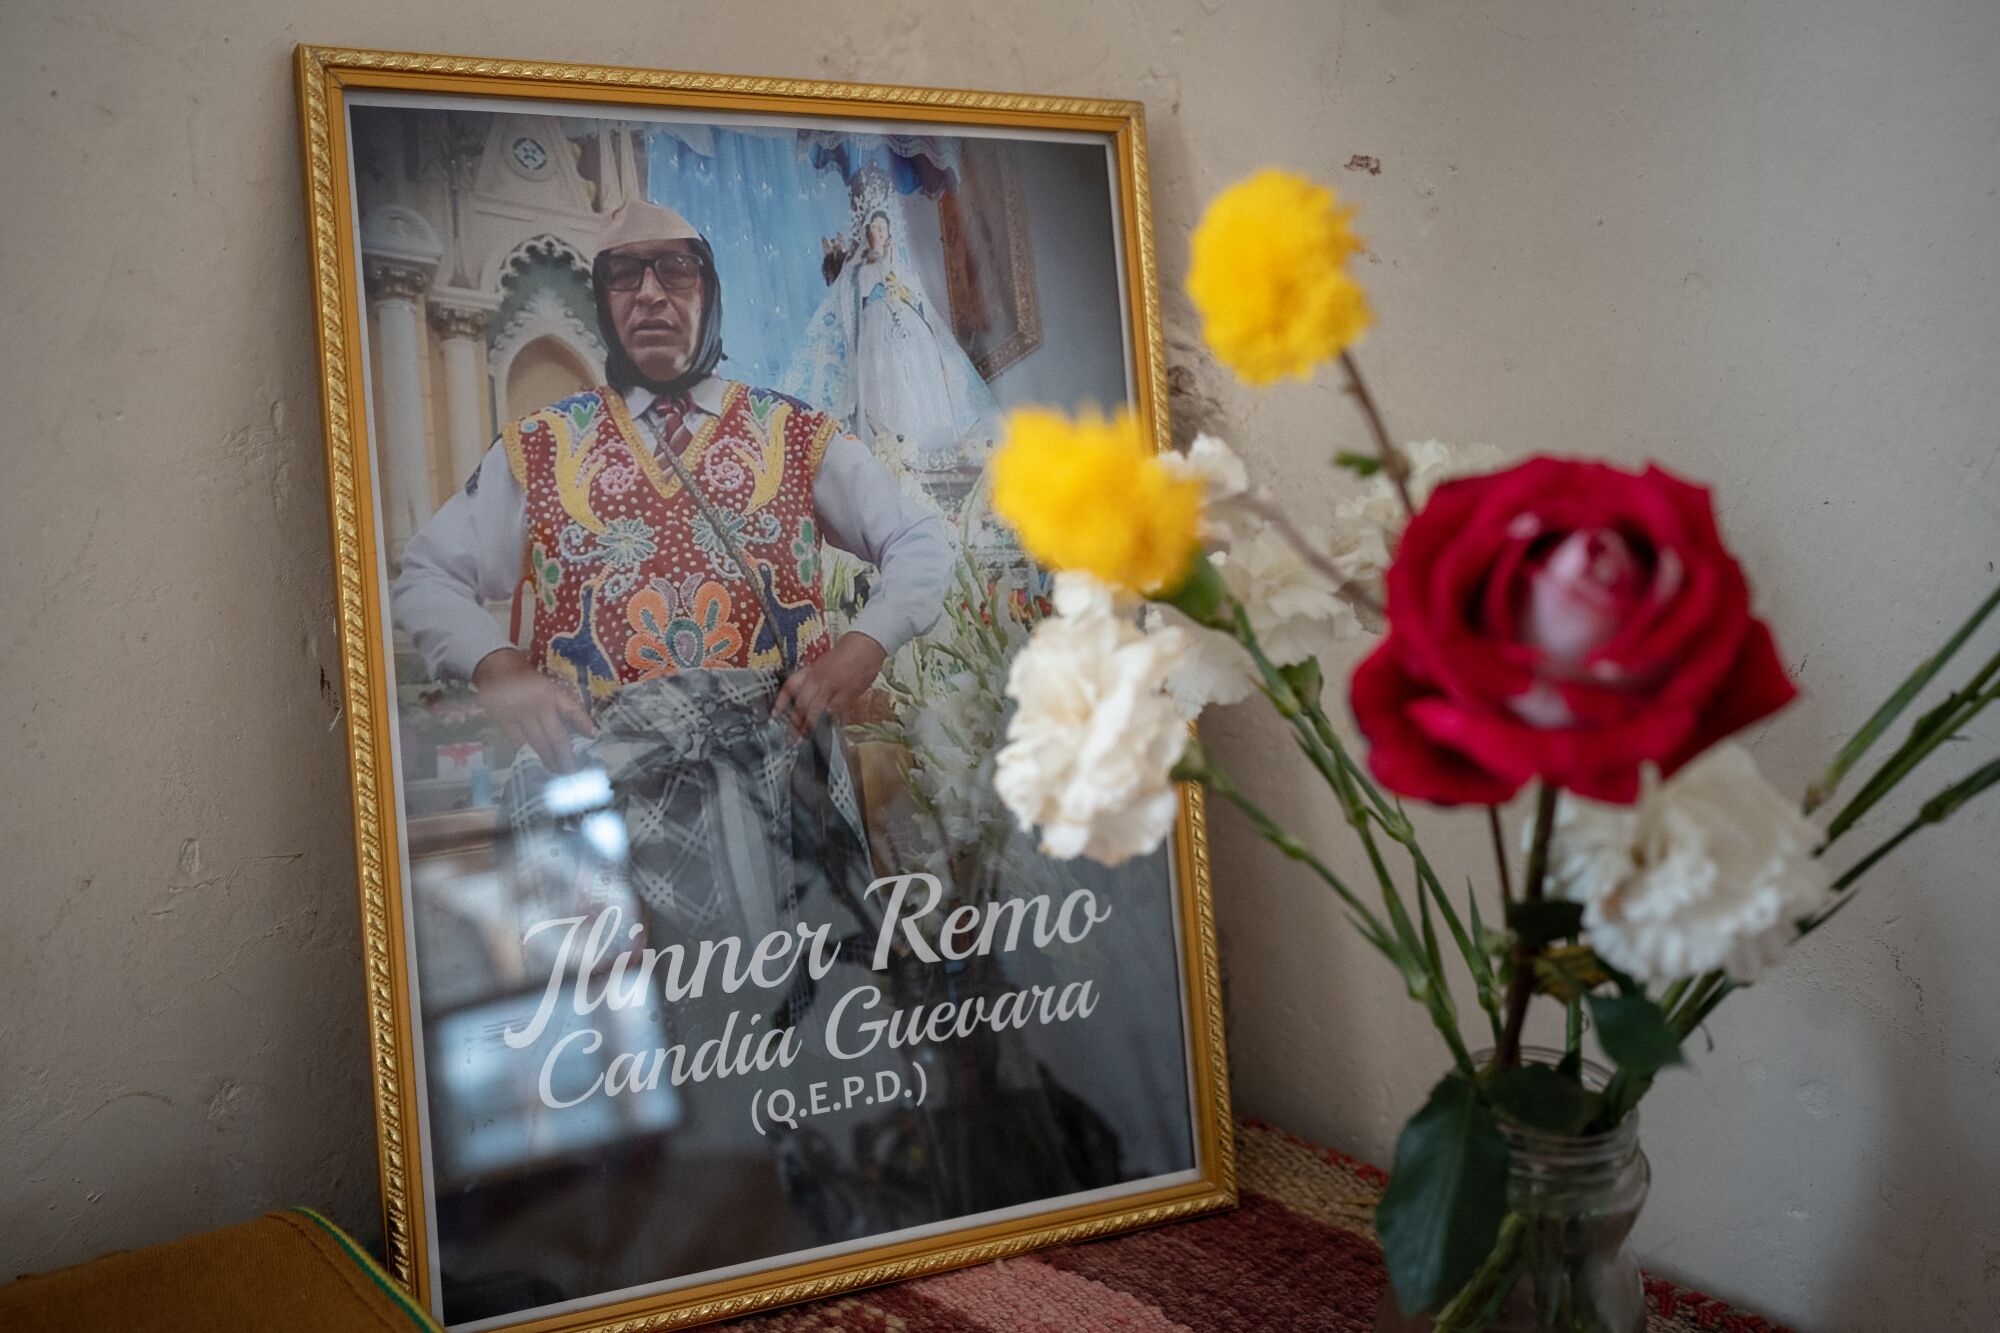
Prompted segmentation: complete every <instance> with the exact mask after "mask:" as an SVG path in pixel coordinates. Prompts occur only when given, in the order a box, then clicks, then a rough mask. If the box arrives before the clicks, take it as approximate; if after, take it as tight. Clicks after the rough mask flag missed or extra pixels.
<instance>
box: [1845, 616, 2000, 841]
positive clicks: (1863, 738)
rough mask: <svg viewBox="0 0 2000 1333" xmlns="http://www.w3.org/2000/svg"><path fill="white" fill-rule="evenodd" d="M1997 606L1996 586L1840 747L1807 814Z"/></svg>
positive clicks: (1879, 737)
mask: <svg viewBox="0 0 2000 1333" xmlns="http://www.w3.org/2000/svg"><path fill="white" fill-rule="evenodd" d="M1995 606H2000V586H1996V587H1995V588H1994V589H1993V591H1992V592H1990V593H1988V594H1986V600H1985V601H1983V602H1981V603H1980V604H1979V606H1978V607H1977V608H1976V609H1975V610H1974V611H1973V613H1972V615H1971V616H1970V617H1969V618H1968V619H1967V620H1966V622H1965V623H1964V624H1963V625H1960V626H1959V627H1958V632H1957V633H1956V634H1953V635H1952V636H1951V637H1950V638H1949V639H1946V640H1945V641H1944V645H1943V646H1942V647H1940V648H1939V649H1938V650H1937V652H1936V653H1934V654H1932V655H1931V656H1930V657H1927V658H1925V659H1924V660H1923V661H1922V662H1920V663H1918V664H1917V669H1916V670H1915V671H1912V672H1911V673H1910V675H1909V678H1908V679H1906V680H1905V681H1904V682H1903V683H1902V684H1901V685H1899V686H1898V687H1897V688H1896V692H1895V693H1894V694H1891V695H1890V696H1889V697H1888V699H1886V700H1885V701H1883V704H1882V706H1881V707H1880V708H1878V709H1876V710H1875V713H1874V715H1873V716H1872V717H1870V718H1869V719H1868V721H1867V722H1865V723H1863V724H1862V727H1861V730H1859V731H1857V732H1855V733H1854V736H1853V738H1852V739H1850V740H1849V741H1848V742H1847V744H1845V745H1843V746H1841V747H1840V752H1839V753H1838V754H1836V755H1834V757H1833V762H1832V763H1830V764H1828V765H1827V767H1826V772H1824V773H1822V774H1821V775H1820V776H1819V779H1818V781H1816V782H1814V783H1813V784H1812V786H1811V787H1809V788H1807V789H1806V800H1805V808H1806V813H1807V814H1811V813H1812V812H1813V810H1814V809H1816V808H1817V807H1818V806H1819V804H1820V803H1821V802H1822V801H1824V800H1826V799H1827V797H1829V796H1831V795H1833V791H1834V788H1836V787H1838V786H1839V785H1840V781H1841V779H1842V778H1844V777H1846V776H1847V770H1848V769H1850V768H1852V767H1854V765H1855V764H1856V763H1857V762H1859V760H1860V759H1861V756H1862V755H1864V754H1866V753H1868V750H1869V748H1870V747H1871V746H1873V745H1874V744H1875V742H1876V741H1878V740H1880V739H1881V737H1882V733H1883V732H1885V731H1887V730H1888V729H1889V727H1890V724H1892V723H1893V722H1895V720H1896V719H1897V718H1898V717H1899V716H1901V715H1902V712H1903V710H1904V709H1905V708H1908V707H1909V706H1910V702H1911V701H1912V700H1914V699H1915V698H1916V697H1917V695H1919V694H1920V693H1922V692H1923V689H1924V687H1925V686H1926V685H1928V684H1930V683H1931V680H1932V678H1933V677H1935V676H1936V675H1937V673H1938V672H1939V671H1940V670H1941V669H1943V667H1944V664H1945V663H1947V662H1949V661H1950V660H1951V659H1952V655H1953V654H1954V653H1956V652H1957V651H1958V650H1959V649H1960V648H1962V647H1964V646H1965V641H1966V640H1967V639H1969V638H1971V637H1972V633H1973V631H1974V630H1976V629H1978V628H1979V625H1980V622H1981V621H1983V620H1985V619H1986V617H1987V616H1989V615H1991V614H1992V612H1993V608H1994V607H1995Z"/></svg>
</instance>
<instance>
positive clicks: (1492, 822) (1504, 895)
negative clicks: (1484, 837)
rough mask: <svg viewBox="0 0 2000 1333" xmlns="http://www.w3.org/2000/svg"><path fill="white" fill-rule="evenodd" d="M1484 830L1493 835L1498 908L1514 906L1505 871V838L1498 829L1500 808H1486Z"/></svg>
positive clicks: (1510, 877) (1510, 885) (1511, 883)
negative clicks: (1498, 896) (1498, 897)
mask: <svg viewBox="0 0 2000 1333" xmlns="http://www.w3.org/2000/svg"><path fill="white" fill-rule="evenodd" d="M1486 830H1487V832H1488V833H1490V834H1492V835H1493V868H1494V869H1495V870H1497V871H1499V872H1500V906H1501V907H1502V908H1507V907H1512V906H1513V905H1514V880H1513V876H1512V875H1510V874H1509V873H1508V871H1507V838H1506V835H1505V834H1504V833H1502V832H1501V829H1500V807H1499V806H1497V805H1489V806H1487V807H1486Z"/></svg>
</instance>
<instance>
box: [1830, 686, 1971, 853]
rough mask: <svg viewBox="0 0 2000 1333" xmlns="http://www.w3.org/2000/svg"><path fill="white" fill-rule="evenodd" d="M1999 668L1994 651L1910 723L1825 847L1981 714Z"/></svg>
mask: <svg viewBox="0 0 2000 1333" xmlns="http://www.w3.org/2000/svg"><path fill="white" fill-rule="evenodd" d="M1996 672H2000V653H1996V654H1994V655H1993V657H1992V659H1991V660H1990V661H1988V662H1987V663H1986V665H1985V666H1983V667H1981V668H1980V669H1979V672H1978V674H1976V675H1974V676H1973V678H1972V679H1971V680H1969V681H1967V682H1966V683H1965V685H1964V687H1963V688H1961V689H1958V690H1955V691H1953V692H1952V694H1951V695H1950V696H1949V697H1948V698H1946V699H1945V701H1944V702H1943V703H1942V704H1939V705H1938V706H1937V707H1936V708H1934V709H1932V710H1931V711H1930V712H1928V713H1926V714H1924V716H1922V717H1920V718H1918V719H1917V720H1916V722H1915V723H1913V724H1912V725H1911V727H1910V734H1909V736H1908V737H1907V738H1906V739H1905V740H1904V741H1903V743H1902V744H1901V745H1900V746H1898V747H1897V748H1896V750H1895V752H1894V753H1893V754H1891V755H1890V756H1889V757H1888V758H1887V759H1886V760H1884V761H1883V763H1882V766H1881V767H1880V768H1878V769H1876V770H1875V772H1874V774H1873V775H1872V776H1870V777H1869V779H1868V781H1867V783H1866V784H1865V785H1864V786H1863V787H1862V788H1861V790H1860V791H1859V792H1858V793H1856V794H1855V796H1854V798H1853V799H1852V800H1850V801H1849V802H1848V803H1847V804H1846V805H1845V806H1843V807H1842V808H1841V811H1840V813H1839V814H1838V815H1835V816H1834V818H1833V822H1832V823H1831V824H1828V825H1827V826H1826V842H1825V843H1824V844H1823V846H1822V849H1824V847H1830V846H1832V845H1833V844H1834V842H1836V841H1837V840H1838V839H1839V838H1840V835H1841V834H1843V833H1845V832H1847V830H1849V829H1850V828H1853V827H1854V825H1855V822H1856V821H1858V820H1859V819H1860V818H1861V817H1862V816H1863V815H1865V814H1867V813H1868V812H1869V811H1870V810H1872V809H1874V808H1875V806H1876V804H1877V803H1879V802H1880V801H1881V800H1882V798H1883V797H1885V796H1887V795H1888V794H1889V793H1890V792H1892V791H1894V790H1895V789H1896V786H1897V784H1898V783H1900V782H1901V781H1902V780H1903V779H1904V778H1906V777H1908V776H1909V775H1910V774H1911V772H1912V771H1914V770H1915V769H1916V767H1917V765H1918V764H1921V763H1922V762H1923V761H1924V760H1925V759H1927V758H1929V757H1930V754H1931V752H1932V751H1933V750H1935V749H1937V748H1938V746H1940V745H1943V744H1944V743H1945V742H1946V741H1948V740H1950V739H1952V738H1953V737H1954V736H1956V735H1957V734H1958V732H1959V730H1960V729H1961V728H1962V727H1964V726H1965V724H1966V723H1968V722H1970V721H1972V719H1973V718H1975V717H1977V716H1979V714H1980V712H1981V710H1983V709H1984V708H1985V707H1986V705H1988V704H1990V703H1992V702H1993V700H1994V699H1996V698H2000V689H1988V688H1987V687H1986V683H1987V681H1989V680H1991V679H1992V678H1993V676H1994V674H1995V673H1996Z"/></svg>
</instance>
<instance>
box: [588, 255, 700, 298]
mask: <svg viewBox="0 0 2000 1333" xmlns="http://www.w3.org/2000/svg"><path fill="white" fill-rule="evenodd" d="M648 269H651V270H652V272H653V276H654V277H656V278H658V279H659V280H660V287H661V289H662V290H664V291H669V292H685V291H688V290H691V289H692V288H693V287H694V286H695V285H696V284H697V283H699V282H700V281H701V260H700V259H698V258H696V257H695V256H693V255H691V254H689V253H687V252H686V251H685V250H669V251H667V252H666V253H664V254H658V255H654V256H652V257H651V258H649V259H648V258H641V257H640V256H638V255H606V256H605V257H604V258H603V259H602V260H600V261H599V263H598V273H599V275H600V276H601V277H602V278H603V279H604V285H605V287H606V289H608V290H610V291H614V292H636V291H638V290H639V288H640V287H642V286H643V285H645V281H646V271H647V270H648Z"/></svg>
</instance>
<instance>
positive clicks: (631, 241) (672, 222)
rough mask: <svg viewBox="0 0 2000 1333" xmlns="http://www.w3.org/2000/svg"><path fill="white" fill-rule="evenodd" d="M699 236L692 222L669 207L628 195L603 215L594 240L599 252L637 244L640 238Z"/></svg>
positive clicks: (663, 239) (677, 239)
mask: <svg viewBox="0 0 2000 1333" xmlns="http://www.w3.org/2000/svg"><path fill="white" fill-rule="evenodd" d="M700 239H701V233H700V232H698V231H696V230H695V229H694V225H693V224H692V223H690V222H689V221H688V220H687V219H686V218H684V217H682V216H681V215H680V214H678V213H676V212H674V210H673V209H671V208H662V207H661V206H660V205H658V204H649V203H647V202H646V201H645V200H643V199H631V200H627V201H626V203H625V205H624V207H622V208H620V209H619V210H618V211H617V212H616V213H613V214H612V215H611V216H610V217H609V218H608V219H606V221H605V223H604V233H603V234H602V235H601V236H599V237H598V240H597V250H598V253H599V254H602V253H603V252H604V251H606V250H616V249H618V248H619V247H620V246H625V245H637V244H639V243H640V242H642V241H696V240H700Z"/></svg>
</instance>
